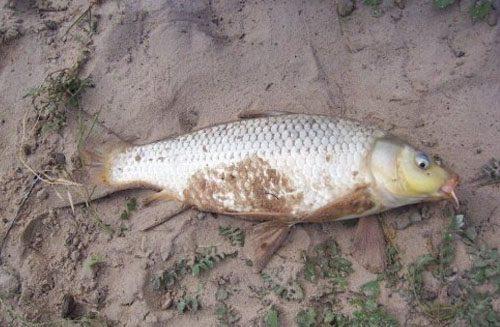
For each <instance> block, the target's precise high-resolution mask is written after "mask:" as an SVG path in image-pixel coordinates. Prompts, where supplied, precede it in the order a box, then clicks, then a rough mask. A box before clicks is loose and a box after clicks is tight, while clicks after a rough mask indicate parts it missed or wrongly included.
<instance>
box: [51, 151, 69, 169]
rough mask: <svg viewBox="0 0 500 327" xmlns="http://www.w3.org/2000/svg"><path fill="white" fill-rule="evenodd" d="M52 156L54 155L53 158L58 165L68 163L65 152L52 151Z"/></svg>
mask: <svg viewBox="0 0 500 327" xmlns="http://www.w3.org/2000/svg"><path fill="white" fill-rule="evenodd" d="M50 156H51V157H52V159H54V161H55V163H56V164H57V165H60V166H62V165H65V164H66V156H65V155H64V153H61V152H55V153H51V154H50Z"/></svg>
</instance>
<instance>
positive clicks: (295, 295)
mask: <svg viewBox="0 0 500 327" xmlns="http://www.w3.org/2000/svg"><path fill="white" fill-rule="evenodd" d="M261 276H262V279H263V280H264V284H265V285H266V287H267V288H270V289H272V290H273V292H274V293H275V294H276V295H278V296H279V297H281V298H283V299H285V300H288V301H300V300H302V299H303V298H304V290H303V288H302V286H301V285H300V284H299V282H298V281H296V280H294V281H293V282H291V283H289V284H287V285H281V284H279V283H277V282H275V281H273V279H272V277H271V276H270V275H269V274H266V273H262V274H261Z"/></svg>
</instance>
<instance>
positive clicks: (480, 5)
mask: <svg viewBox="0 0 500 327" xmlns="http://www.w3.org/2000/svg"><path fill="white" fill-rule="evenodd" d="M492 10H493V2H492V1H490V0H479V1H476V2H474V4H473V5H472V6H471V7H470V11H469V12H470V17H471V18H472V20H473V21H478V20H485V19H486V17H488V16H489V14H490V12H491V11H492Z"/></svg>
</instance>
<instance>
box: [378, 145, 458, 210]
mask: <svg viewBox="0 0 500 327" xmlns="http://www.w3.org/2000/svg"><path fill="white" fill-rule="evenodd" d="M370 169H371V172H372V174H373V176H374V178H375V181H376V184H377V186H376V187H377V188H379V189H381V191H382V194H384V195H385V196H386V197H388V198H390V199H388V201H389V202H390V203H392V204H394V205H393V206H397V205H398V204H399V203H400V204H399V205H404V204H409V203H416V202H423V201H437V200H442V199H451V200H453V201H454V202H455V205H456V206H458V199H457V197H456V195H455V188H456V186H457V185H458V182H459V177H458V175H457V174H456V173H454V172H453V171H451V170H450V169H448V168H446V167H443V166H442V165H441V164H440V163H438V162H436V161H435V160H433V159H432V158H431V157H430V156H429V155H427V154H426V153H425V152H422V151H419V150H416V149H414V148H413V147H412V146H410V145H408V144H406V143H405V142H403V141H401V140H399V139H397V138H395V137H387V138H382V139H379V140H378V141H377V142H376V143H375V145H374V149H373V151H372V154H371V158H370Z"/></svg>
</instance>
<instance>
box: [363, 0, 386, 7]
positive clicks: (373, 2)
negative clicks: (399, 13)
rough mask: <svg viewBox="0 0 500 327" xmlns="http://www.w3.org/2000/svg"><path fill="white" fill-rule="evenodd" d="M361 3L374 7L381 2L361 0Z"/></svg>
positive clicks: (380, 0)
mask: <svg viewBox="0 0 500 327" xmlns="http://www.w3.org/2000/svg"><path fill="white" fill-rule="evenodd" d="M363 3H364V4H365V5H367V6H370V7H376V6H378V5H380V4H381V3H382V0H363Z"/></svg>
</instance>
